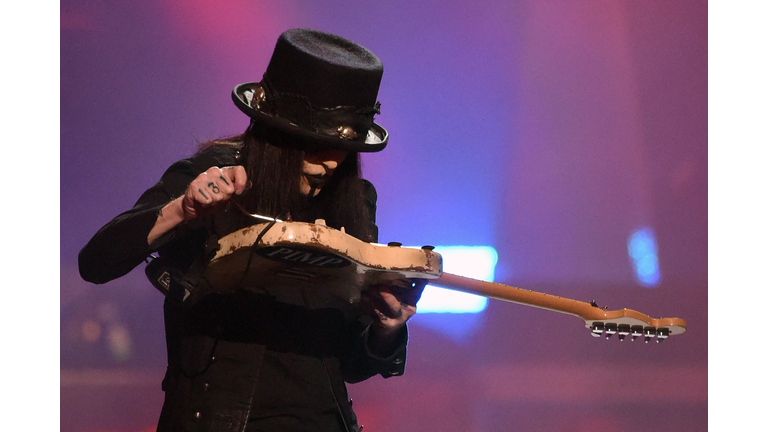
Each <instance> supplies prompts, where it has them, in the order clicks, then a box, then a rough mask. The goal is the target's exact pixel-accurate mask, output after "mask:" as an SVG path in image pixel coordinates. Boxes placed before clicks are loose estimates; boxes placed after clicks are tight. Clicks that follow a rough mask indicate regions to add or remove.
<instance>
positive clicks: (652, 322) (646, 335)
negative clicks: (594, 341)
mask: <svg viewBox="0 0 768 432" xmlns="http://www.w3.org/2000/svg"><path fill="white" fill-rule="evenodd" d="M593 306H595V305H594V304H593ZM595 309H597V307H596V306H595ZM597 310H598V311H600V312H599V314H600V315H603V316H601V317H594V316H592V317H590V318H595V319H584V322H585V324H586V326H587V328H589V329H590V330H591V331H592V336H593V337H598V338H599V337H603V336H605V338H606V339H610V338H611V337H613V335H616V337H617V338H618V339H619V341H623V340H624V339H626V338H627V336H629V337H630V340H631V341H634V340H635V339H638V338H640V337H642V338H643V339H644V341H645V343H648V342H649V341H650V340H651V339H653V338H656V343H661V342H662V341H664V340H666V339H667V338H669V337H670V336H674V335H678V334H682V333H683V332H685V330H686V325H687V324H686V322H685V321H684V320H682V319H680V318H658V319H654V318H651V317H649V316H648V315H645V314H642V313H640V312H637V311H633V310H631V309H621V310H615V311H604V310H602V309H597ZM591 315H594V314H591ZM582 318H583V317H582Z"/></svg>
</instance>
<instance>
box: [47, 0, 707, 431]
mask: <svg viewBox="0 0 768 432" xmlns="http://www.w3.org/2000/svg"><path fill="white" fill-rule="evenodd" d="M707 23H708V17H707V3H706V2H687V1H668V2H666V1H665V2H659V1H650V0H648V1H646V0H637V1H605V2H595V1H586V0H579V1H550V0H546V1H541V0H527V1H509V0H504V1H500V0H492V1H484V2H464V1H457V0H449V1H446V0H443V1H436V0H423V1H420V2H412V1H402V0H395V1H386V2H372V1H356V2H345V1H297V0H293V1H247V0H229V1H213V0H185V1H180V0H165V1H161V0H154V1H153V0H134V1H131V2H106V1H101V0H79V1H75V0H63V1H62V2H61V95H60V96H61V105H60V107H61V117H60V120H61V177H60V178H61V191H60V193H61V196H60V198H61V207H60V211H61V220H60V222H61V233H60V234H61V243H60V244H61V246H60V247H61V267H60V268H61V274H60V277H61V299H60V300H61V305H60V311H61V321H60V324H61V333H60V341H61V358H60V363H61V399H60V400H61V411H60V415H61V431H63V432H107V431H109V432H148V431H151V430H154V425H155V422H156V420H157V416H158V414H159V411H160V406H161V403H162V391H161V390H160V380H161V379H162V376H163V373H164V365H165V349H164V339H163V338H164V336H163V330H162V298H161V297H160V294H159V293H158V292H157V291H156V290H155V289H154V288H152V286H151V285H150V284H149V283H148V282H147V281H146V279H145V278H144V276H143V269H141V268H139V269H137V270H135V271H133V272H132V273H130V274H129V275H127V276H126V277H124V278H121V279H119V280H116V281H113V282H110V283H108V284H105V285H103V286H96V285H92V284H89V283H86V282H84V281H82V280H81V279H80V278H79V275H78V273H77V252H78V251H79V249H80V248H81V247H82V246H83V245H84V244H85V243H86V242H87V241H88V239H89V238H90V236H91V235H93V233H95V232H96V230H97V229H98V228H99V227H101V226H102V225H103V224H104V223H106V222H107V221H108V220H109V219H111V218H112V217H113V216H114V215H116V214H118V213H119V212H121V211H124V210H126V209H127V208H129V207H130V206H131V205H132V204H133V203H134V201H135V200H136V199H137V198H138V196H139V194H140V193H141V192H142V191H144V190H145V189H146V188H148V187H150V186H151V185H152V184H154V183H155V182H156V181H157V179H158V178H159V176H160V175H161V174H162V172H163V170H164V169H165V168H167V166H168V165H170V164H171V163H172V162H173V161H175V160H177V159H180V158H183V157H186V156H188V155H189V154H191V153H192V152H194V151H195V148H196V145H197V144H198V143H200V142H202V141H204V140H207V139H211V138H216V137H220V136H224V135H230V134H236V133H240V132H242V130H244V128H245V127H246V126H247V123H248V120H247V118H246V117H245V116H244V115H242V114H241V113H240V111H239V110H237V108H236V107H235V106H234V105H233V104H232V101H231V98H230V92H231V90H232V88H233V87H234V86H235V85H236V84H239V83H242V82H247V81H258V80H260V79H261V74H262V73H263V71H264V69H265V67H266V65H267V63H268V61H269V57H270V55H271V52H272V49H273V47H274V43H275V41H276V39H277V37H278V35H279V34H280V33H281V32H282V31H284V30H286V29H288V28H293V27H308V28H315V29H319V30H324V31H329V32H333V33H337V34H340V35H342V36H345V37H347V38H350V39H352V40H355V41H357V42H359V43H361V44H362V45H364V46H366V47H368V48H369V49H371V50H372V51H373V52H374V53H376V54H377V55H378V56H379V57H380V58H381V59H382V61H383V63H384V69H385V73H384V79H383V82H382V85H381V90H380V94H379V100H380V101H381V104H382V113H381V115H379V116H377V122H378V123H380V124H381V125H382V126H384V127H385V128H387V129H388V131H389V133H390V135H391V140H390V145H389V147H388V148H387V149H386V150H385V151H384V152H382V153H379V154H375V155H366V156H364V159H363V161H364V172H365V175H366V177H367V178H369V179H370V180H371V181H372V182H373V183H374V184H375V185H376V186H377V189H378V192H379V213H378V225H379V227H380V240H381V241H382V242H384V243H386V242H389V241H398V242H401V243H403V244H408V245H423V244H440V245H487V246H492V247H494V248H495V249H496V250H497V252H498V256H499V262H498V265H497V268H496V280H497V281H499V282H502V283H507V284H511V285H515V286H521V287H525V288H529V289H534V290H539V291H545V292H548V293H551V294H556V295H562V296H566V297H570V298H576V299H579V300H583V301H589V300H592V299H595V300H597V301H598V303H599V304H600V305H601V306H603V305H604V306H608V307H609V308H611V309H617V308H622V307H627V308H631V309H636V310H639V311H641V312H645V313H648V314H649V315H652V316H679V317H681V318H684V319H686V321H687V322H688V325H689V329H688V332H687V333H686V334H684V335H682V336H679V337H674V338H671V339H670V340H668V341H666V342H664V343H663V344H656V343H653V344H647V345H646V344H643V343H638V342H634V343H630V342H628V341H625V342H623V343H620V342H618V341H617V340H609V341H605V340H601V339H594V338H592V337H590V336H589V332H588V331H587V330H585V329H584V327H583V326H582V323H581V321H580V320H578V319H576V318H573V317H569V316H564V315H558V314H553V313H550V312H545V311H540V310H537V309H532V308H526V307H523V306H518V305H513V304H509V303H502V302H497V301H491V302H490V303H489V306H488V308H487V310H486V311H485V312H483V313H482V314H480V315H478V316H472V317H468V316H455V315H448V316H429V315H426V314H425V315H417V316H416V317H415V318H414V319H413V320H412V321H411V325H410V328H411V344H410V347H409V359H408V365H407V372H406V374H405V376H404V377H399V378H392V379H387V380H384V379H382V378H380V377H375V378H372V379H370V380H368V381H366V382H364V383H361V384H356V385H351V386H350V394H351V396H352V398H353V400H354V405H355V409H356V411H357V413H358V417H359V418H360V422H361V424H363V425H365V429H366V430H367V431H372V432H385V431H419V430H441V431H446V432H451V431H457V432H458V431H594V430H600V431H622V432H631V431H647V430H656V431H701V430H706V428H707V418H708V412H707V401H708V385H707V382H708V376H707V370H708V357H707V356H708V350H707V346H708V345H707V341H708V330H707V302H708V300H707V299H708V297H707V293H708V291H707V286H708V279H707V249H708V238H707V235H708V231H707V187H708V184H707V162H708V160H707V157H708V148H707V113H708V105H707V95H708V94H707V93H708V77H707V72H708V60H707V50H708V38H707V35H708V34H707ZM40 97H41V98H44V97H45V96H44V95H41V96H40ZM641 228H649V229H650V230H652V232H653V233H654V235H655V239H656V244H657V247H658V263H659V271H660V281H659V283H658V284H655V285H654V286H651V287H647V286H644V285H643V284H641V283H640V282H639V281H638V280H637V279H636V278H635V275H634V272H633V267H632V261H631V259H630V257H629V255H628V252H627V241H628V238H629V236H630V235H631V234H632V233H633V232H634V231H635V230H637V229H641ZM459 330H461V331H459Z"/></svg>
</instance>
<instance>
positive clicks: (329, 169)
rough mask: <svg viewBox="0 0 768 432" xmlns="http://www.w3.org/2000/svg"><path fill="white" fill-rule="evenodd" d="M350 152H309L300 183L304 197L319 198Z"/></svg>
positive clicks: (305, 158) (327, 150) (324, 150)
mask: <svg viewBox="0 0 768 432" xmlns="http://www.w3.org/2000/svg"><path fill="white" fill-rule="evenodd" d="M348 154H349V152H346V151H343V150H336V149H321V150H314V151H308V152H307V153H306V155H305V156H304V169H303V173H302V176H301V181H300V183H299V188H300V189H301V194H302V195H307V196H308V195H310V194H311V195H312V196H313V197H314V196H317V194H319V193H320V189H322V188H323V186H325V184H326V183H328V180H329V179H330V178H331V176H332V175H333V173H334V171H336V168H338V167H339V164H341V163H342V162H343V161H344V159H345V158H346V157H347V155H348Z"/></svg>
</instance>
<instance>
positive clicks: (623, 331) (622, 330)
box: [619, 324, 631, 341]
mask: <svg viewBox="0 0 768 432" xmlns="http://www.w3.org/2000/svg"><path fill="white" fill-rule="evenodd" d="M630 331H631V330H630V328H629V324H619V340H620V341H623V340H624V338H625V337H627V335H628V334H629V333H630Z"/></svg>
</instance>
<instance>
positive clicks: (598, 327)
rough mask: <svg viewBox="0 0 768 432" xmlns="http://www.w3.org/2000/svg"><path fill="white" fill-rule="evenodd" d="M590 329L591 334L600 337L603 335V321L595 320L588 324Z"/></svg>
mask: <svg viewBox="0 0 768 432" xmlns="http://www.w3.org/2000/svg"><path fill="white" fill-rule="evenodd" d="M589 328H590V329H592V336H593V337H600V336H602V335H603V331H604V330H605V327H604V326H603V323H601V322H596V323H592V325H591V326H589Z"/></svg>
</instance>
